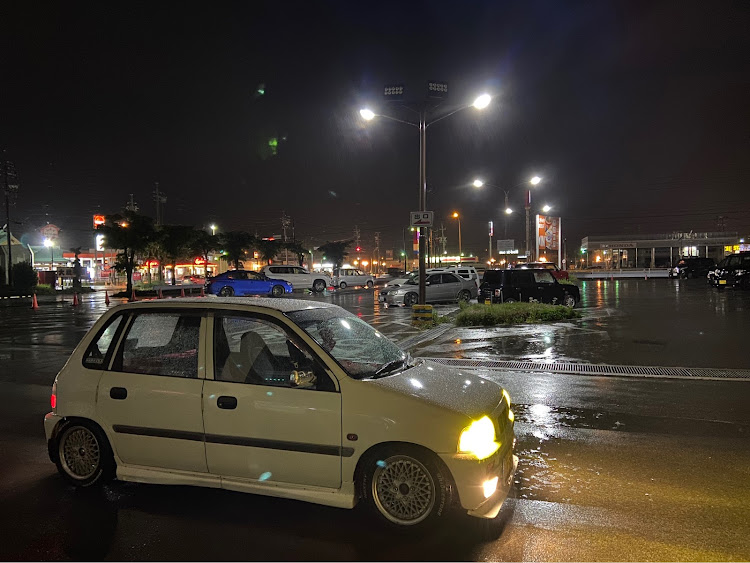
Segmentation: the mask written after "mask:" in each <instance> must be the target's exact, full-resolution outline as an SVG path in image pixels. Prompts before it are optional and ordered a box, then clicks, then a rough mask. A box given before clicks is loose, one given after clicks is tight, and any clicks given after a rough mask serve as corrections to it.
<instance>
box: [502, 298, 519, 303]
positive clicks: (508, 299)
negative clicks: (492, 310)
mask: <svg viewBox="0 0 750 563" xmlns="http://www.w3.org/2000/svg"><path fill="white" fill-rule="evenodd" d="M515 302H516V300H515V299H513V298H512V297H508V298H506V299H503V303H515Z"/></svg>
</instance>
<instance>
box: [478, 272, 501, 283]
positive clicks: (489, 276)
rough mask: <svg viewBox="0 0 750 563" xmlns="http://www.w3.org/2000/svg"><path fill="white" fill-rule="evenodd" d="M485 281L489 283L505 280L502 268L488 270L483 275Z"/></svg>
mask: <svg viewBox="0 0 750 563" xmlns="http://www.w3.org/2000/svg"><path fill="white" fill-rule="evenodd" d="M482 281H483V282H488V283H499V282H501V281H503V271H502V270H487V271H486V272H485V273H484V276H482Z"/></svg>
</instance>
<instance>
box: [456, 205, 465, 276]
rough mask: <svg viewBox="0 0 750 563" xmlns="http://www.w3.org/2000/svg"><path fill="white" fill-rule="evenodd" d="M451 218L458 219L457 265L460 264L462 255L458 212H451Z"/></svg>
mask: <svg viewBox="0 0 750 563" xmlns="http://www.w3.org/2000/svg"><path fill="white" fill-rule="evenodd" d="M453 218H454V219H458V263H459V264H461V256H463V255H464V253H463V250H462V249H461V216H460V215H459V214H458V211H454V212H453Z"/></svg>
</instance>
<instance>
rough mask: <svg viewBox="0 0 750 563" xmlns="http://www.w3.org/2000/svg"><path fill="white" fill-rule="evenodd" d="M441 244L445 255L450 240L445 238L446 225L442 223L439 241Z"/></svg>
mask: <svg viewBox="0 0 750 563" xmlns="http://www.w3.org/2000/svg"><path fill="white" fill-rule="evenodd" d="M438 240H439V241H440V244H441V245H442V246H443V254H445V253H446V245H447V244H448V238H447V237H446V236H445V225H443V224H442V223H440V238H439V239H438Z"/></svg>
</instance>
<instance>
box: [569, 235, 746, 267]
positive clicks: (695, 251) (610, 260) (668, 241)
mask: <svg viewBox="0 0 750 563" xmlns="http://www.w3.org/2000/svg"><path fill="white" fill-rule="evenodd" d="M742 246H744V240H743V241H742V242H740V238H739V235H738V234H737V233H695V232H692V231H690V232H688V233H680V232H675V233H667V234H653V235H608V236H588V237H585V238H583V239H582V240H581V255H580V256H579V257H578V260H577V264H576V265H577V266H579V267H583V268H592V267H594V268H596V267H600V268H615V269H617V268H668V267H670V266H671V265H672V264H674V262H675V261H676V260H677V259H679V258H680V257H682V256H701V257H704V258H712V259H713V260H714V261H716V262H718V261H719V260H721V259H722V258H724V256H726V255H728V254H731V253H732V252H738V251H739V250H741V247H742Z"/></svg>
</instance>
